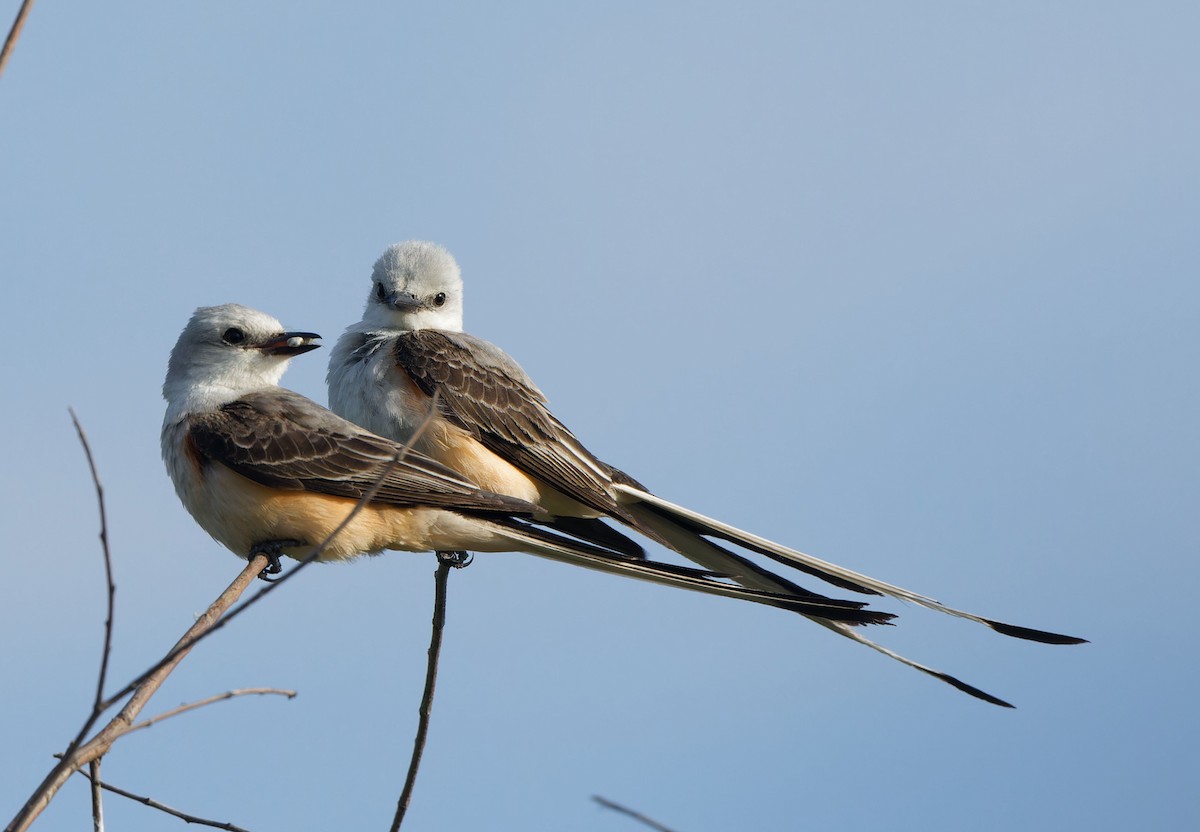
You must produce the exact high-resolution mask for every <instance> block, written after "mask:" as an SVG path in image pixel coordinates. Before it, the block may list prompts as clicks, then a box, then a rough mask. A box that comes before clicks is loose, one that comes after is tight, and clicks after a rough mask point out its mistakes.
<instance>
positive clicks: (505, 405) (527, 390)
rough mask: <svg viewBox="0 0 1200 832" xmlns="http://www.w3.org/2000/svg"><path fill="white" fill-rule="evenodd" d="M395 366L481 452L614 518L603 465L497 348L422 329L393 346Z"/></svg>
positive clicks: (610, 472)
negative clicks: (467, 434)
mask: <svg viewBox="0 0 1200 832" xmlns="http://www.w3.org/2000/svg"><path fill="white" fill-rule="evenodd" d="M395 357H396V363H397V365H398V366H399V367H400V369H401V370H403V371H404V372H405V373H407V374H408V376H409V377H410V378H411V379H412V380H413V382H414V383H416V385H417V386H418V387H419V388H421V390H422V391H424V392H425V393H426V394H427V395H430V396H432V395H433V394H434V393H435V392H436V393H437V394H438V406H439V407H440V409H441V412H442V414H443V415H444V416H445V417H446V418H447V419H449V420H450V421H451V422H453V423H454V424H457V425H458V426H460V427H462V428H464V429H466V430H468V431H470V432H471V434H472V435H474V436H475V437H476V438H477V439H479V441H480V442H481V443H483V444H484V445H485V446H486V447H487V448H488V449H489V450H491V451H493V452H494V453H496V454H498V455H499V456H501V457H503V458H504V459H506V460H508V461H509V462H511V463H512V464H514V465H516V466H517V467H518V468H520V469H521V470H523V471H525V472H526V473H528V474H532V475H533V476H535V477H537V478H538V479H540V480H542V481H543V482H545V483H547V484H549V485H551V486H553V487H554V488H556V489H558V490H559V491H561V492H563V493H564V494H567V495H569V496H571V497H573V498H574V499H576V500H578V501H579V502H581V503H583V504H584V505H588V506H591V507H592V508H595V509H597V510H599V511H602V512H605V513H607V514H614V515H617V516H622V517H623V516H624V515H625V511H624V509H623V508H622V507H621V506H620V505H619V504H618V503H617V502H616V500H615V499H614V498H613V496H612V494H611V493H610V491H609V485H610V484H611V482H612V480H613V478H614V475H618V476H621V478H622V480H623V481H624V480H627V479H628V478H627V477H624V476H623V475H620V474H619V472H617V471H616V470H615V469H613V468H612V467H611V466H609V465H606V464H605V463H603V462H601V461H600V460H599V459H597V458H596V457H595V456H594V455H593V454H592V453H591V452H590V451H588V450H587V448H585V447H584V446H583V444H582V443H581V442H580V441H579V440H578V439H576V438H575V435H574V434H573V433H571V431H569V430H568V429H567V427H566V426H565V425H563V424H562V422H560V421H558V419H556V418H555V417H554V414H552V413H551V412H550V410H549V408H548V407H547V406H546V397H545V396H544V395H542V391H541V390H539V389H538V388H537V386H536V385H535V384H534V383H533V381H532V380H531V379H530V378H529V376H528V375H527V374H526V373H525V371H524V370H522V369H521V367H520V365H518V364H517V362H515V361H513V360H512V358H510V357H509V356H508V354H507V353H505V352H504V351H503V350H501V349H500V348H499V347H497V346H495V345H493V344H490V343H488V342H487V341H484V340H482V339H480V338H475V337H473V336H471V335H467V334H466V333H463V332H446V331H443V330H436V329H422V330H416V331H414V332H406V333H404V334H403V335H400V336H399V337H398V338H397V339H396V347H395Z"/></svg>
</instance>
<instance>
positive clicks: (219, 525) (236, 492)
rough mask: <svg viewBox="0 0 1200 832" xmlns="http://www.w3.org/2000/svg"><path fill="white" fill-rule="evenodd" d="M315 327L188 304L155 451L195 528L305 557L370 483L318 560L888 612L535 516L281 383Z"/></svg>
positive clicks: (806, 609) (830, 611) (825, 613)
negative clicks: (485, 569) (525, 562)
mask: <svg viewBox="0 0 1200 832" xmlns="http://www.w3.org/2000/svg"><path fill="white" fill-rule="evenodd" d="M319 337H320V336H319V335H316V334H315V333H312V332H285V331H284V330H283V327H282V326H281V325H280V323H279V321H277V320H275V319H274V318H272V317H270V316H269V315H266V314H264V313H262V312H258V311H256V310H254V309H249V308H247V307H244V306H238V305H236V304H227V305H225V306H213V307H206V308H201V309H198V310H196V313H195V315H193V316H192V319H191V321H189V322H188V325H187V327H185V328H184V330H183V333H182V334H181V335H180V336H179V341H178V342H177V343H176V344H175V349H174V350H172V352H171V360H170V364H169V366H168V369H167V379H166V382H165V383H164V384H163V397H164V398H166V400H167V414H166V418H165V419H164V421H163V430H162V452H163V459H164V461H165V462H166V465H167V471H168V472H169V473H170V475H171V480H172V481H173V482H174V483H175V491H176V492H177V493H178V494H179V498H180V499H181V500H182V501H183V504H184V506H185V507H186V508H187V510H188V511H189V512H190V513H191V515H192V516H193V517H194V518H195V519H196V522H197V523H199V524H200V526H201V527H202V528H203V529H204V530H205V531H207V532H208V533H209V534H211V535H212V536H213V537H214V538H216V539H217V540H218V541H220V542H221V543H223V544H224V545H225V546H227V547H229V548H230V549H231V550H233V552H234V553H235V554H237V555H240V556H242V557H248V556H249V555H251V554H257V553H259V552H261V553H264V554H268V555H270V556H271V557H273V558H274V557H278V555H280V554H284V555H289V556H291V557H296V558H302V557H305V556H307V555H308V554H309V553H310V552H312V551H313V549H314V547H316V546H317V545H318V544H320V543H321V542H322V541H323V540H325V539H326V538H327V537H328V536H329V535H330V534H331V533H332V532H333V531H334V529H336V528H337V526H338V525H339V524H340V523H342V521H343V520H344V519H345V518H346V517H347V516H348V515H349V514H350V512H351V511H352V510H353V509H354V507H355V505H356V504H357V503H358V501H359V500H360V499H361V498H362V497H363V495H365V494H367V493H369V492H370V491H371V490H372V488H374V487H375V485H376V483H377V482H378V481H379V478H380V477H381V475H383V473H384V471H385V469H386V467H387V466H388V465H389V464H390V465H391V468H390V470H388V472H387V474H386V476H385V477H384V478H383V480H382V483H380V487H379V489H378V491H377V493H376V495H375V496H374V498H373V499H371V500H370V501H368V502H367V504H366V505H365V506H364V508H363V510H362V511H360V512H359V513H358V514H357V515H356V516H355V518H354V519H353V520H352V521H351V522H350V524H349V525H347V526H346V527H345V528H344V529H342V531H341V532H340V533H338V534H337V536H336V537H334V538H333V540H332V541H331V542H330V543H329V544H328V546H327V547H326V549H325V550H324V551H323V553H322V554H321V558H320V559H321V560H342V559H345V558H350V557H354V556H355V555H359V554H363V553H375V552H379V551H381V550H383V549H400V550H405V551H415V552H423V551H434V550H436V551H458V550H471V551H477V552H508V551H521V552H529V553H531V554H535V555H541V556H543V557H547V558H552V559H555V560H561V561H566V562H568V563H574V564H578V565H581V566H588V567H591V568H593V569H599V570H601V571H605V572H614V573H616V574H619V575H624V576H628V577H634V578H641V579H644V580H648V581H653V582H655V583H661V584H667V585H670V586H678V587H682V588H684V589H692V590H697V591H700V592H706V593H709V594H712V595H722V596H726V597H731V598H740V599H744V600H749V601H756V602H758V603H763V604H768V605H771V606H777V607H782V608H784V609H789V610H795V611H797V612H803V613H804V614H805V615H811V616H817V617H818V618H820V619H828V620H830V621H837V622H845V623H847V624H872V623H882V622H884V621H887V620H888V619H890V618H892V617H893V616H891V615H889V614H887V613H880V612H874V611H872V610H866V609H863V606H864V605H863V604H862V603H859V602H857V601H839V600H835V599H829V598H817V597H812V596H809V595H804V594H797V593H790V592H769V591H767V592H764V591H759V590H755V589H747V588H745V587H742V586H739V585H737V584H733V583H727V582H724V581H721V580H718V579H717V578H716V577H714V576H712V575H710V574H708V573H706V572H703V571H701V570H697V569H685V568H680V567H676V566H673V565H671V564H663V563H654V562H651V561H646V560H643V559H640V558H636V557H631V556H629V555H626V554H621V553H617V552H613V551H610V550H608V549H605V548H603V547H601V546H595V545H592V544H590V543H587V542H583V541H579V540H573V539H571V538H568V537H564V536H562V535H559V534H555V533H553V532H549V531H546V530H545V529H541V528H537V527H536V526H533V525H530V523H529V522H528V521H529V519H531V518H533V516H534V515H535V514H537V513H539V512H540V511H541V510H540V509H539V507H538V506H535V505H533V504H531V503H529V502H527V501H524V500H521V499H517V498H514V497H510V496H503V495H499V494H494V493H491V492H488V491H485V490H481V489H480V488H478V487H476V486H475V485H473V484H471V483H469V482H467V481H466V480H464V479H463V478H462V477H461V476H459V475H458V474H456V473H455V472H453V471H451V470H450V469H448V468H446V467H444V466H443V465H441V464H440V463H438V462H435V461H434V460H432V459H430V458H428V457H426V456H424V455H422V454H421V453H419V452H416V451H412V450H410V451H407V452H405V449H404V447H403V446H401V445H400V444H398V443H396V442H393V441H391V440H389V439H385V438H383V437H380V436H376V435H374V434H372V433H368V432H367V431H366V430H364V429H362V428H361V427H359V426H358V425H355V424H352V423H351V422H348V421H347V420H345V419H343V418H341V417H340V416H337V415H335V414H333V413H331V412H330V411H328V410H326V409H325V408H323V407H321V406H320V405H318V404H316V403H315V402H313V401H311V400H310V399H306V398H305V397H303V396H301V395H299V394H297V393H293V392H291V391H290V390H285V389H283V388H281V387H279V386H278V382H279V379H280V377H281V376H282V375H283V371H284V369H285V368H286V367H287V363H288V361H289V360H290V359H291V358H292V356H295V355H299V354H301V353H304V352H308V351H309V350H313V349H316V348H317V347H318V346H320V345H319V344H316V343H314V341H315V339H317V338H319Z"/></svg>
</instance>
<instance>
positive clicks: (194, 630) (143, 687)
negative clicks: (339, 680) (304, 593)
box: [6, 555, 267, 832]
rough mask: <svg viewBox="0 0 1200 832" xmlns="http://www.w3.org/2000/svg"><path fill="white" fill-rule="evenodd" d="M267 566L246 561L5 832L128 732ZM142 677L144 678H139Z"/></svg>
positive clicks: (16, 828)
mask: <svg viewBox="0 0 1200 832" xmlns="http://www.w3.org/2000/svg"><path fill="white" fill-rule="evenodd" d="M266 565H267V557H266V555H258V556H257V557H254V558H252V559H251V560H250V562H249V563H248V564H246V567H245V568H244V569H242V571H241V574H239V575H238V577H237V579H236V580H234V582H233V583H231V584H230V585H229V586H228V587H227V588H226V589H225V591H224V592H222V593H221V595H220V597H219V598H217V600H216V601H213V603H212V604H211V605H210V606H209V608H208V609H207V610H205V611H204V614H203V615H201V616H200V618H199V619H197V620H196V623H195V624H193V625H192V626H191V627H190V628H189V629H188V631H187V632H186V633H184V635H183V638H181V639H180V640H179V642H178V643H177V644H176V645H175V648H174V649H172V650H171V652H170V653H168V655H169V656H171V657H172V658H171V660H170V661H168V662H165V663H164V662H160V663H159V664H158V665H156V668H157V669H156V670H155V671H154V672H153V673H151V674H150V675H148V676H146V677H145V679H144V681H143V682H142V684H140V685H138V686H137V688H136V689H135V690H134V691H133V696H131V697H130V699H129V701H128V702H127V703H126V704H125V707H124V708H122V709H121V711H120V713H118V714H117V715H116V716H115V717H113V719H112V721H111V722H109V723H108V724H107V725H106V726H105V727H104V728H103V729H101V731H100V732H99V733H98V734H96V736H95V737H93V738H92V739H91V740H89V741H88V742H86V743H84V744H83V745H80V746H79V747H77V748H74V749H70V748H69V749H68V751H67V752H66V753H64V754H63V757H62V759H61V760H60V761H59V763H58V765H56V766H55V767H54V768H53V769H51V770H50V773H49V774H47V775H46V778H45V779H44V780H43V781H42V783H41V785H39V786H38V787H37V789H36V790H35V791H34V792H33V794H32V795H30V797H29V799H28V800H27V801H26V802H25V805H24V806H22V807H21V810H20V811H19V812H18V813H17V816H16V817H15V818H13V820H12V822H10V823H9V825H8V826H7V827H6V832H24V830H26V829H28V828H29V825H30V824H31V823H33V821H34V820H35V819H36V818H37V816H38V815H40V814H41V813H42V811H43V810H44V809H45V808H46V806H48V805H49V804H50V801H51V800H53V799H54V795H55V794H57V793H58V790H59V789H60V788H62V785H63V783H65V782H66V780H67V778H68V777H70V776H71V773H72V772H74V771H77V770H79V769H80V768H81V767H83V766H85V765H87V764H88V763H90V762H91V761H92V760H97V759H99V758H100V757H102V756H104V754H106V753H107V752H108V749H109V748H111V747H112V744H113V743H114V742H115V741H116V740H117V738H118V737H120V736H121V735H122V734H124V733H126V732H127V731H128V730H129V726H130V725H132V724H133V720H134V719H136V718H137V715H138V714H139V713H140V712H141V710H142V708H143V707H145V705H146V702H147V701H148V700H149V699H150V697H151V696H153V695H154V693H155V692H156V691H157V690H158V688H159V686H161V685H162V683H163V681H164V680H165V679H166V678H167V676H168V675H169V674H170V673H171V671H172V670H174V669H175V666H176V665H178V664H179V662H181V661H183V659H184V657H185V656H186V655H187V654H188V652H189V651H190V650H191V648H192V647H193V646H194V645H195V643H196V641H197V640H198V637H199V636H200V635H201V634H202V633H204V632H205V631H206V630H208V629H210V628H211V627H212V626H213V625H214V623H215V622H216V621H217V620H218V619H219V618H220V617H221V616H222V615H223V614H224V613H225V612H226V611H227V610H228V609H229V608H230V607H231V606H233V603H234V602H235V601H237V599H238V598H239V597H241V595H242V593H243V592H245V591H246V587H248V586H249V585H250V583H251V582H252V581H253V580H254V579H255V578H256V577H257V576H258V573H259V572H261V571H262V570H263V569H264V568H265V567H266ZM143 675H145V674H143Z"/></svg>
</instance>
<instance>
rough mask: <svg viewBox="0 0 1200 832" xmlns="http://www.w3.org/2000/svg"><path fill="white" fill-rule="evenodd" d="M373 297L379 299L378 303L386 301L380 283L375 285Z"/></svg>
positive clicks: (385, 294) (385, 295)
mask: <svg viewBox="0 0 1200 832" xmlns="http://www.w3.org/2000/svg"><path fill="white" fill-rule="evenodd" d="M375 297H377V298H379V300H380V301H383V300H386V299H387V293H386V292H384V291H383V284H382V283H376V284H375Z"/></svg>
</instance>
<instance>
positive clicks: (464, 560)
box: [434, 552, 475, 569]
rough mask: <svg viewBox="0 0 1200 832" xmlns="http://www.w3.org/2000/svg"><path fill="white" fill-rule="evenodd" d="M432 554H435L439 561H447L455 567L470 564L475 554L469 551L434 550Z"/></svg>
mask: <svg viewBox="0 0 1200 832" xmlns="http://www.w3.org/2000/svg"><path fill="white" fill-rule="evenodd" d="M434 554H436V555H437V559H438V560H439V561H441V562H442V563H448V564H450V565H451V566H453V567H454V568H455V569H462V568H464V567H467V566H470V565H471V561H473V560H474V559H475V556H474V555H472V554H471V553H470V552H435V553H434Z"/></svg>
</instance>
